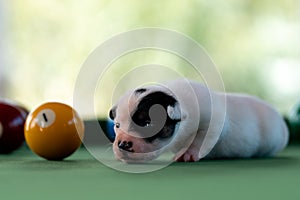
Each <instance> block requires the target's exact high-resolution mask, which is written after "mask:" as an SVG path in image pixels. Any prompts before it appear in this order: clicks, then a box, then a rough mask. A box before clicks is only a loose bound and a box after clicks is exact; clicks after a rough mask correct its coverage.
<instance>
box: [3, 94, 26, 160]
mask: <svg viewBox="0 0 300 200" xmlns="http://www.w3.org/2000/svg"><path fill="white" fill-rule="evenodd" d="M27 115H28V111H27V110H26V109H25V108H24V107H22V106H20V105H17V104H14V103H11V102H7V101H4V100H0V153H2V154H3V153H5V154H6V153H10V152H12V151H14V150H16V149H18V148H19V147H20V146H21V145H22V144H23V142H24V140H25V138H24V124H25V121H26V117H27Z"/></svg>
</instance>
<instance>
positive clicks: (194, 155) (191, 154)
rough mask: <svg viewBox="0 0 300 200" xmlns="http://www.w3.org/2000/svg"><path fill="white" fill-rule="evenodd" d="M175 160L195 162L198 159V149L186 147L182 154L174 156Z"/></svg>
mask: <svg viewBox="0 0 300 200" xmlns="http://www.w3.org/2000/svg"><path fill="white" fill-rule="evenodd" d="M174 160H175V161H177V162H197V161H199V160H200V157H199V151H198V150H194V149H188V150H187V151H186V152H185V153H184V154H182V155H180V156H175V158H174Z"/></svg>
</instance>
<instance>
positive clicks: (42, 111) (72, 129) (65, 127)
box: [24, 102, 84, 160]
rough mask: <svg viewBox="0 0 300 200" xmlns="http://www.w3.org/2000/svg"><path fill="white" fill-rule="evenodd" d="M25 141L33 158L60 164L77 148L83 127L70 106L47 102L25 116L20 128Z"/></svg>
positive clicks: (81, 137)
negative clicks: (22, 125)
mask: <svg viewBox="0 0 300 200" xmlns="http://www.w3.org/2000/svg"><path fill="white" fill-rule="evenodd" d="M24 129H25V130H24V133H25V140H26V142H27V144H28V146H29V148H30V149H31V150H32V151H33V152H34V153H36V154H37V155H39V156H41V157H43V158H45V159H48V160H63V159H64V158H66V157H68V156H70V155H71V154H72V153H74V152H75V151H76V150H77V149H78V148H79V147H80V145H81V141H82V139H83V136H84V124H83V121H82V120H81V118H80V117H79V115H78V113H77V112H76V111H75V110H74V109H73V108H72V107H70V106H68V105H66V104H62V103H58V102H48V103H44V104H42V105H40V106H38V107H37V108H36V109H34V110H33V111H32V112H31V113H29V115H28V117H27V119H26V122H25V127H24Z"/></svg>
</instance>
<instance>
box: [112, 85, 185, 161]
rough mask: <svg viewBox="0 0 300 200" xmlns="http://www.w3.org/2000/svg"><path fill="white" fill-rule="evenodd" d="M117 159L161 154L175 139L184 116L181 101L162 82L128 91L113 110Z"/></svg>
mask: <svg viewBox="0 0 300 200" xmlns="http://www.w3.org/2000/svg"><path fill="white" fill-rule="evenodd" d="M109 116H110V118H111V119H113V120H114V123H115V127H114V130H115V133H116V138H115V141H114V143H113V151H114V154H115V156H116V158H117V159H118V160H121V161H124V162H128V163H129V162H144V161H147V160H152V159H155V158H156V157H158V156H159V155H160V154H161V153H162V152H163V151H164V149H165V148H166V146H167V145H168V143H169V142H170V141H171V140H172V138H173V137H174V135H175V133H176V127H177V125H178V123H179V122H180V120H181V114H180V107H179V103H178V101H177V100H176V98H175V96H174V95H173V94H172V93H171V92H170V91H169V90H168V89H166V88H164V87H163V86H148V87H144V88H139V89H136V90H134V91H131V92H128V93H127V94H125V95H124V96H123V97H121V98H120V100H119V102H118V103H117V104H116V105H115V106H114V107H113V108H112V109H111V110H110V113H109Z"/></svg>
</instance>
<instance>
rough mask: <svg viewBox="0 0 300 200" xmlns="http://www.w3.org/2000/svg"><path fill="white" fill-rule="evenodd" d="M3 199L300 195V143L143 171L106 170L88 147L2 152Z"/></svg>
mask: <svg viewBox="0 0 300 200" xmlns="http://www.w3.org/2000/svg"><path fill="white" fill-rule="evenodd" d="M0 199H3V200H6V199H22V200H25V199H31V200H34V199H43V200H46V199H72V200H76V199H81V200H83V199H122V200H126V199H131V200H132V199H143V200H144V199H151V200H156V199H170V200H176V199H203V200H209V199H222V200H224V199H230V200H232V199H243V200H247V199H249V200H253V199H255V200H257V199H264V200H266V199H271V200H276V199H278V200H282V199H288V200H290V199H300V145H291V146H289V147H288V148H287V149H285V150H284V151H283V152H281V153H280V154H279V155H278V156H276V157H274V158H266V159H245V160H211V161H200V162H196V163H173V164H171V165H169V166H168V167H165V168H163V169H161V170H158V171H155V172H151V173H144V174H130V173H124V172H119V171H116V170H113V169H111V168H108V167H106V166H105V165H103V164H102V163H100V162H99V161H97V160H96V159H94V158H93V156H91V154H89V152H88V151H86V150H85V148H84V147H82V148H80V149H79V150H78V151H76V152H75V153H74V154H73V155H72V156H70V157H69V158H67V159H66V160H64V161H47V160H44V159H42V158H40V157H38V156H36V155H34V154H33V153H32V152H31V151H30V150H28V149H27V148H26V147H23V148H21V149H19V150H17V151H15V152H13V153H12V154H9V155H0Z"/></svg>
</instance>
